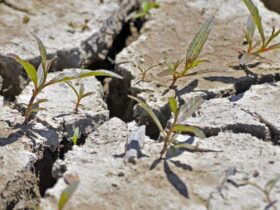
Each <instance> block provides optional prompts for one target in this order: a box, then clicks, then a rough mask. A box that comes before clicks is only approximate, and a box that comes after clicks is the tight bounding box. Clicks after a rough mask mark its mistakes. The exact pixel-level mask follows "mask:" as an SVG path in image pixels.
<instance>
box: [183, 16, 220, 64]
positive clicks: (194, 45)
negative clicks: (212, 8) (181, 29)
mask: <svg viewBox="0 0 280 210" xmlns="http://www.w3.org/2000/svg"><path fill="white" fill-rule="evenodd" d="M214 19H215V18H214V16H213V17H211V18H209V19H207V20H206V21H205V22H204V23H203V24H202V26H201V28H200V30H199V31H198V32H197V33H196V35H195V37H194V38H193V40H192V42H191V44H190V45H189V48H188V50H187V54H186V62H185V69H186V68H187V66H189V65H190V64H191V63H192V62H193V61H195V60H196V59H197V58H198V56H199V54H200V52H201V50H202V48H203V46H204V44H205V42H206V40H207V38H208V35H209V33H210V31H211V29H212V27H213V25H214Z"/></svg>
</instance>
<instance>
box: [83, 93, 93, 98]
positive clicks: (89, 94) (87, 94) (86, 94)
mask: <svg viewBox="0 0 280 210" xmlns="http://www.w3.org/2000/svg"><path fill="white" fill-rule="evenodd" d="M93 94H94V92H86V93H85V94H83V96H82V97H81V98H85V97H88V96H91V95H93Z"/></svg>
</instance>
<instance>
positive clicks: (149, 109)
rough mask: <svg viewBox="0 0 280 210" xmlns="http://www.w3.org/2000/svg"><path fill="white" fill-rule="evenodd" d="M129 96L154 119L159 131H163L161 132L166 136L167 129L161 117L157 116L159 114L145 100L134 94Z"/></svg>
mask: <svg viewBox="0 0 280 210" xmlns="http://www.w3.org/2000/svg"><path fill="white" fill-rule="evenodd" d="M128 97H129V98H131V99H133V100H134V101H136V102H137V103H138V104H139V105H140V106H141V107H142V108H143V109H144V110H145V111H146V112H147V113H148V114H149V115H150V117H151V118H152V120H153V121H154V123H155V124H156V126H157V127H158V129H159V131H160V132H161V134H162V135H163V136H165V131H164V129H163V127H162V125H161V123H160V121H159V119H158V118H157V116H156V115H155V113H154V112H153V110H152V109H151V108H150V107H149V106H148V105H147V104H146V103H145V102H143V101H141V100H140V99H138V98H136V97H134V96H130V95H128Z"/></svg>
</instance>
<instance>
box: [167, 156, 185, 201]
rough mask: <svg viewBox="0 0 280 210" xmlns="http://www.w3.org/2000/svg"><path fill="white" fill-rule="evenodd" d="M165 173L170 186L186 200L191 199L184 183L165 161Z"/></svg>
mask: <svg viewBox="0 0 280 210" xmlns="http://www.w3.org/2000/svg"><path fill="white" fill-rule="evenodd" d="M164 172H165V175H166V177H167V179H168V181H169V182H170V184H171V185H172V186H173V187H174V188H175V189H176V190H177V191H178V192H179V193H180V194H181V195H182V196H183V197H185V198H189V192H188V189H187V186H186V185H185V184H184V182H183V181H182V180H181V179H180V178H179V177H178V176H177V174H175V173H174V172H173V171H172V170H171V168H170V167H169V165H168V163H167V161H164Z"/></svg>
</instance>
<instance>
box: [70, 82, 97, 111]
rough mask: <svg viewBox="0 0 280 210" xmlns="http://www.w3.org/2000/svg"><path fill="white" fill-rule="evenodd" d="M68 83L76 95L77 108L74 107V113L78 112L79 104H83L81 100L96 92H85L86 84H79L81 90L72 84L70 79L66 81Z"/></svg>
mask: <svg viewBox="0 0 280 210" xmlns="http://www.w3.org/2000/svg"><path fill="white" fill-rule="evenodd" d="M66 84H67V85H68V86H69V87H70V88H71V89H72V90H73V92H74V93H75V95H76V98H77V99H76V101H75V108H74V113H75V114H78V111H79V106H80V105H81V100H82V99H83V98H86V97H88V96H91V95H93V94H94V92H85V86H84V84H80V86H79V91H78V90H77V89H76V88H75V87H74V85H72V83H71V82H70V81H66Z"/></svg>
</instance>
